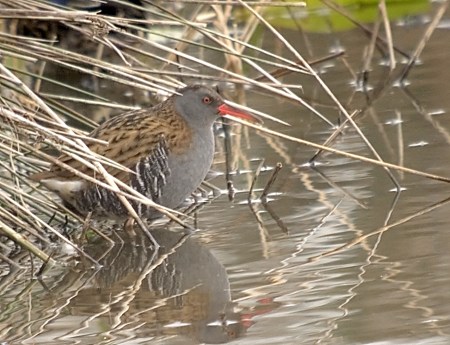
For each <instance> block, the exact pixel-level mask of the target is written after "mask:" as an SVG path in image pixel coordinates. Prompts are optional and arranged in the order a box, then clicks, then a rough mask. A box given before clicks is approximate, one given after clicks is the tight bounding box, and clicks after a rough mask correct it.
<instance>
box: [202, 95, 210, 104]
mask: <svg viewBox="0 0 450 345" xmlns="http://www.w3.org/2000/svg"><path fill="white" fill-rule="evenodd" d="M202 102H203V103H205V104H210V103H211V102H212V98H211V97H209V96H205V97H203V99H202Z"/></svg>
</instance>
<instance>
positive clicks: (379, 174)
mask: <svg viewBox="0 0 450 345" xmlns="http://www.w3.org/2000/svg"><path fill="white" fill-rule="evenodd" d="M445 18H447V19H445V20H444V21H442V25H441V28H439V29H437V30H436V31H435V32H434V34H433V36H432V37H431V40H430V41H429V42H428V44H427V45H426V49H425V50H424V52H423V54H422V56H421V59H420V60H421V63H420V64H418V65H417V66H415V67H414V68H413V70H412V72H411V74H410V76H409V78H408V80H409V83H410V84H409V86H408V87H407V91H408V93H406V92H405V91H404V90H402V89H400V88H398V87H388V88H386V90H385V92H384V93H383V94H382V96H380V97H379V98H378V99H377V101H376V102H375V103H374V106H373V108H371V109H370V110H368V111H367V112H365V114H364V115H363V116H362V117H361V118H359V119H358V125H359V126H360V128H361V130H362V132H363V133H364V134H365V135H366V136H367V138H368V139H369V140H370V142H371V143H372V145H373V146H374V147H375V148H376V150H377V152H378V153H379V154H380V156H381V157H383V159H384V160H385V161H387V162H392V163H395V164H401V165H404V166H406V167H410V168H413V169H417V170H421V171H426V172H429V173H433V174H437V175H441V176H450V173H449V170H450V169H449V167H450V163H449V157H450V155H449V154H450V149H449V142H450V135H449V133H450V117H449V116H448V112H449V110H450V97H449V96H450V93H449V90H448V87H447V86H448V80H450V72H449V69H448V59H449V45H448V42H449V41H450V34H449V31H448V27H446V26H445V25H444V24H445V23H446V21H448V13H447V16H446V17H445ZM392 25H393V30H394V41H395V42H399V45H401V48H402V49H404V50H406V51H411V50H412V49H413V48H414V47H415V45H416V44H417V42H418V37H420V35H421V34H422V33H423V31H424V29H425V24H415V25H411V26H400V25H397V24H396V23H395V22H394V23H393V24H392ZM283 34H285V35H286V37H287V38H288V39H289V40H291V42H293V43H294V44H297V43H298V38H297V36H298V34H297V33H296V32H293V31H285V32H283ZM267 35H268V36H269V34H267ZM309 39H310V41H311V43H312V44H313V46H314V50H315V54H317V55H318V56H320V55H321V54H326V53H327V52H329V50H330V46H334V47H341V48H342V49H344V50H345V51H346V56H347V60H348V64H349V65H350V66H352V68H354V69H355V70H358V69H359V68H360V66H361V56H362V50H363V48H364V47H365V45H366V44H367V43H368V41H367V39H366V38H365V37H364V36H363V35H362V34H361V33H360V32H359V31H357V30H356V29H354V30H351V31H346V32H343V33H333V34H329V35H325V34H320V35H319V34H310V36H309ZM298 48H299V49H300V51H301V49H302V45H301V44H300V43H298ZM376 61H377V62H379V63H380V65H374V66H373V73H372V74H371V76H372V77H371V79H370V84H371V85H373V86H376V85H377V83H379V82H380V81H382V80H384V79H385V78H387V68H386V67H385V66H382V64H381V60H380V59H378V60H376ZM402 67H404V64H402V62H400V66H399V68H402ZM322 71H323V74H322V77H323V79H324V80H325V81H326V82H327V84H328V86H329V87H330V89H331V90H332V91H333V92H335V94H336V96H337V97H338V98H339V100H340V101H341V102H342V103H343V104H345V105H346V106H347V107H348V108H349V109H357V108H360V107H362V106H364V103H365V101H364V95H363V94H362V93H361V92H359V93H355V91H354V90H355V88H354V83H353V80H354V79H353V78H352V75H351V73H350V72H349V70H348V69H347V67H346V66H345V65H344V64H343V63H342V61H341V60H335V61H333V62H331V63H327V66H326V68H325V67H323V68H322ZM285 82H287V83H300V84H302V85H304V93H303V94H302V96H305V97H306V98H308V97H314V99H315V100H316V101H317V103H318V105H317V109H319V110H320V111H321V112H322V113H323V114H325V115H326V116H327V117H328V118H329V119H330V120H331V121H333V122H335V120H336V118H337V116H338V112H337V111H336V109H334V108H332V107H329V106H327V105H330V104H332V103H331V101H330V100H328V99H327V98H326V97H325V96H324V93H323V91H320V88H319V87H318V86H316V85H315V83H313V82H312V79H311V78H308V77H304V78H303V79H301V80H299V77H298V76H296V77H295V78H293V77H292V78H290V77H286V78H285ZM247 100H248V104H249V105H250V106H252V107H255V108H256V109H261V110H264V111H265V112H267V113H270V114H272V115H274V116H277V117H279V118H280V119H282V120H284V121H287V122H289V123H290V124H291V127H285V126H283V125H280V124H275V123H272V122H268V121H267V122H266V126H268V127H270V128H271V129H274V130H278V131H281V132H283V133H285V134H289V135H292V136H296V137H299V138H302V139H306V140H309V141H311V142H315V143H322V142H324V141H325V140H326V138H327V137H328V136H329V135H330V134H331V133H332V129H330V128H329V127H327V125H326V124H325V123H324V122H323V121H321V120H320V119H318V118H317V117H315V116H314V115H312V114H310V113H309V112H307V111H305V110H304V109H303V108H300V107H299V106H297V105H294V104H291V103H288V102H286V101H283V100H279V99H274V98H270V97H267V96H266V95H264V94H262V93H257V92H254V90H249V91H248V92H247ZM321 104H322V105H321ZM232 132H233V134H234V135H233V136H232V137H231V141H232V144H233V145H232V146H233V153H232V164H231V167H232V170H233V172H235V174H233V185H234V188H235V190H236V192H237V193H236V195H235V198H234V200H233V201H231V202H230V201H229V200H228V196H227V195H226V193H224V194H222V195H221V196H220V197H217V198H216V199H214V200H211V202H209V203H207V204H206V205H204V207H202V208H201V209H200V210H199V212H198V213H197V215H196V216H197V222H198V227H199V229H200V230H199V231H198V232H197V233H195V234H194V235H193V236H192V237H191V238H185V237H183V235H182V234H181V233H179V232H170V231H164V230H157V231H155V234H156V235H157V237H158V240H159V241H160V242H161V243H162V244H163V245H164V250H163V252H162V253H159V254H160V255H162V256H158V257H156V256H154V255H153V254H154V253H153V252H152V251H151V250H149V249H148V248H147V247H146V246H145V245H140V244H135V245H127V244H125V245H123V246H122V247H120V248H119V247H114V248H112V249H108V250H109V252H108V253H107V248H106V247H103V246H101V245H99V244H97V245H92V246H91V247H90V248H88V251H89V253H91V254H92V255H93V256H94V257H95V258H100V257H101V256H102V255H105V257H104V258H103V259H99V260H100V262H101V263H102V264H104V265H105V268H104V269H101V270H100V271H89V270H88V271H86V270H85V269H82V268H78V267H79V266H76V267H75V268H71V269H67V270H66V269H63V268H58V269H53V270H50V271H49V272H47V273H46V275H45V276H44V278H43V280H42V281H43V283H42V284H41V283H40V282H38V281H35V280H29V277H28V276H26V274H21V275H12V276H13V277H14V282H11V281H9V280H8V278H7V277H3V279H2V282H1V285H2V286H3V288H4V289H5V290H3V292H2V293H1V296H0V298H1V301H2V302H1V309H2V312H1V315H2V317H1V320H2V321H1V322H0V324H1V326H0V339H4V340H6V341H8V343H10V344H18V343H23V344H78V343H79V344H148V343H152V344H196V343H199V342H206V343H223V342H228V341H232V342H233V344H246V345H257V344H448V343H449V342H450V319H449V315H450V303H449V300H450V290H449V288H448V287H449V285H450V276H449V274H448V272H449V268H450V267H449V266H450V232H449V226H450V219H449V217H448V214H449V212H450V205H449V204H448V202H447V200H446V198H448V197H449V191H450V187H449V185H448V184H446V183H444V182H439V181H434V180H431V179H427V178H424V177H420V176H415V175H412V174H409V173H399V172H395V171H394V172H393V174H394V176H395V177H396V178H397V180H398V181H399V183H400V185H401V187H402V188H403V191H402V192H401V193H400V194H398V193H396V192H395V186H394V184H393V183H392V181H391V180H390V178H389V176H388V174H387V173H386V171H385V170H384V169H383V168H382V167H379V166H374V165H371V164H368V163H363V162H359V161H356V160H353V159H349V158H345V157H342V156H338V155H334V154H324V155H322V156H321V157H320V158H319V160H318V164H317V168H316V169H312V168H311V167H308V166H305V163H307V162H308V161H309V159H310V158H311V157H312V156H313V154H314V153H315V150H314V149H312V148H309V147H306V146H300V145H299V144H296V143H292V142H289V141H286V140H281V139H278V138H274V137H271V136H269V135H266V134H263V133H261V132H258V131H255V130H252V129H249V130H247V129H245V130H243V129H240V128H239V127H237V126H234V127H233V130H232ZM223 147H224V144H223V136H218V138H217V149H218V153H217V156H216V160H215V164H214V166H213V169H214V170H216V171H220V172H223V171H225V163H224V162H225V154H224V151H223ZM333 147H334V148H336V149H339V150H342V151H346V152H352V153H354V154H358V155H363V156H367V157H372V156H371V154H370V152H369V150H368V149H367V147H366V146H365V145H364V143H363V142H362V140H361V139H360V137H359V136H358V134H357V133H356V132H355V131H354V130H352V129H350V128H348V129H347V130H346V131H345V133H344V135H342V136H340V137H339V138H338V139H337V141H336V142H335V143H334V145H333ZM262 159H264V160H265V165H266V166H267V169H263V170H262V172H261V173H260V176H259V178H258V180H257V182H256V187H255V193H254V198H256V197H257V196H258V195H259V194H260V192H261V190H262V188H264V186H265V184H266V182H267V180H268V178H269V177H270V174H271V173H272V171H273V170H272V169H273V167H274V166H275V165H276V164H277V163H278V162H281V163H282V164H283V168H282V170H281V172H280V174H279V176H278V178H277V180H276V181H275V183H274V185H273V186H272V188H271V190H270V192H271V194H269V203H268V205H269V211H272V213H273V214H274V215H275V217H273V216H272V215H271V214H270V212H269V211H268V210H267V209H266V208H265V207H264V205H262V204H261V203H260V202H259V201H257V200H256V201H255V202H254V203H253V204H252V205H253V208H254V210H253V211H252V210H251V209H250V207H249V205H248V202H247V198H248V190H249V187H250V184H251V181H252V179H253V176H254V172H255V170H256V168H257V167H258V165H259V163H260V161H261V160H262ZM211 182H212V183H214V184H215V185H217V186H218V187H219V188H221V189H223V190H225V189H226V181H225V178H224V175H223V174H222V175H219V176H218V177H216V178H215V179H213V180H212V181H211ZM441 201H444V202H443V203H442V204H437V203H438V202H441ZM421 211H423V214H418V212H421ZM414 215H415V216H414ZM408 218H409V219H408ZM277 220H278V222H277ZM280 222H282V225H283V226H280ZM395 223H398V224H395ZM389 224H394V226H392V227H388V228H384V229H385V230H386V231H383V232H378V233H376V234H373V236H370V237H367V238H361V241H360V242H359V243H357V244H354V245H352V246H348V247H345V248H340V247H341V246H344V245H346V244H350V243H351V241H352V240H354V239H356V238H359V236H363V235H367V234H370V233H371V232H373V231H377V230H380V229H381V230H383V226H385V225H389ZM284 227H286V228H287V230H288V232H286V231H285V229H284ZM338 248H339V249H338ZM170 249H174V253H172V254H171V251H170ZM336 249H337V250H336ZM334 250H336V251H334ZM333 251H334V252H333ZM164 253H166V256H164ZM158 260H160V261H161V262H162V264H160V261H158ZM155 266H157V268H154V267H155ZM80 267H81V266H80ZM17 278H20V279H17ZM6 288H7V289H6Z"/></svg>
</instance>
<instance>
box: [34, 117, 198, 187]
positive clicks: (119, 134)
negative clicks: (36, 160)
mask: <svg viewBox="0 0 450 345" xmlns="http://www.w3.org/2000/svg"><path fill="white" fill-rule="evenodd" d="M163 115H164V116H161V112H159V113H158V116H156V114H155V109H154V108H152V109H141V110H134V111H131V112H128V113H125V114H122V115H119V116H117V117H114V118H112V119H110V120H108V121H106V122H104V123H103V124H102V125H100V126H99V127H98V128H97V129H95V130H94V131H93V132H92V133H91V135H90V136H91V137H92V138H96V139H100V140H104V141H107V142H108V145H102V144H101V143H97V142H92V141H89V142H87V143H86V145H87V146H88V147H89V149H90V150H91V151H93V152H95V153H97V154H98V155H100V156H103V157H106V158H109V159H111V160H113V161H115V162H117V163H119V164H121V165H123V166H125V167H127V168H129V169H131V170H132V171H134V172H135V171H136V169H137V166H138V165H139V164H140V162H141V161H142V162H144V163H143V165H148V164H150V163H151V162H153V161H157V162H158V161H161V160H162V159H163V158H164V157H165V159H166V160H167V156H168V155H169V153H170V152H175V153H180V151H182V150H184V149H185V148H187V147H188V146H189V145H187V144H186V143H189V141H190V136H191V132H190V130H189V128H188V127H187V126H186V123H185V121H184V120H183V119H182V118H180V117H179V116H169V115H171V114H170V113H169V114H167V111H166V113H165V114H163ZM58 159H59V160H60V161H61V162H62V163H64V164H67V165H69V166H70V167H71V168H73V169H75V170H78V171H79V172H82V173H84V174H87V175H89V176H94V174H95V172H94V171H93V170H92V169H90V168H88V167H87V166H86V165H84V164H83V163H81V162H79V161H78V160H76V159H74V158H72V157H70V156H68V155H66V154H63V155H61V156H60V157H59V158H58ZM159 165H160V166H163V165H161V162H160V163H159ZM103 166H104V167H105V169H106V170H107V171H108V172H109V173H110V174H111V175H113V176H115V177H116V178H118V179H120V180H121V181H123V182H125V183H128V182H129V181H130V172H127V171H125V170H123V169H119V168H116V167H112V166H110V165H107V164H103ZM96 177H97V178H100V179H102V177H101V176H96ZM30 178H31V179H32V180H35V181H40V180H43V179H48V178H60V179H67V180H72V179H77V178H78V177H77V176H76V175H75V174H74V173H73V172H71V171H69V170H66V169H64V168H62V167H60V166H59V165H56V164H54V165H53V166H52V167H51V169H50V171H48V172H43V173H38V174H35V175H32V176H30Z"/></svg>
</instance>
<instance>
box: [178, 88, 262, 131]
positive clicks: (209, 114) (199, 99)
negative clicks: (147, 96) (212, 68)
mask: <svg viewBox="0 0 450 345" xmlns="http://www.w3.org/2000/svg"><path fill="white" fill-rule="evenodd" d="M177 92H178V93H179V95H175V96H174V97H175V110H176V111H177V113H178V114H180V115H181V116H182V117H183V118H184V119H185V120H186V121H187V122H188V123H189V124H191V125H192V126H195V127H197V128H201V127H211V126H212V124H213V123H214V121H215V120H216V119H217V117H219V116H224V115H227V114H228V115H231V116H235V117H240V118H243V119H246V120H250V121H256V118H255V117H254V116H253V115H250V114H248V113H246V112H244V111H242V110H239V109H236V108H233V107H230V106H229V105H226V104H225V102H224V100H223V98H222V97H221V96H220V95H219V94H218V93H217V92H216V91H214V90H213V89H211V88H210V87H207V86H202V85H192V86H187V87H185V88H183V89H180V90H178V91H177Z"/></svg>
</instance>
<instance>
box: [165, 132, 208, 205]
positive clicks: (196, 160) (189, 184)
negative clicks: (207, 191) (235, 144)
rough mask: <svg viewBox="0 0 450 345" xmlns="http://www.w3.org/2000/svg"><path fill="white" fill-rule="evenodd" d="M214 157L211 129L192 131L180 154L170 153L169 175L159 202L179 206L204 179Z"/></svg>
mask: <svg viewBox="0 0 450 345" xmlns="http://www.w3.org/2000/svg"><path fill="white" fill-rule="evenodd" d="M213 157H214V136H213V132H212V129H209V130H206V131H198V132H197V131H194V133H193V136H192V141H191V144H190V145H189V147H187V148H186V150H185V151H184V152H183V153H181V154H170V155H169V157H168V166H169V170H170V175H169V176H168V179H167V183H166V184H165V185H164V187H163V189H162V194H161V198H160V201H161V204H162V205H164V206H167V207H171V208H175V207H177V206H179V205H180V204H181V203H182V202H183V201H184V200H185V199H186V198H187V197H188V196H189V195H190V194H192V193H193V192H194V191H195V190H196V189H197V187H198V186H199V185H200V184H201V182H202V181H203V180H204V178H205V176H206V174H207V173H208V171H209V169H210V167H211V164H212V161H213Z"/></svg>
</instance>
